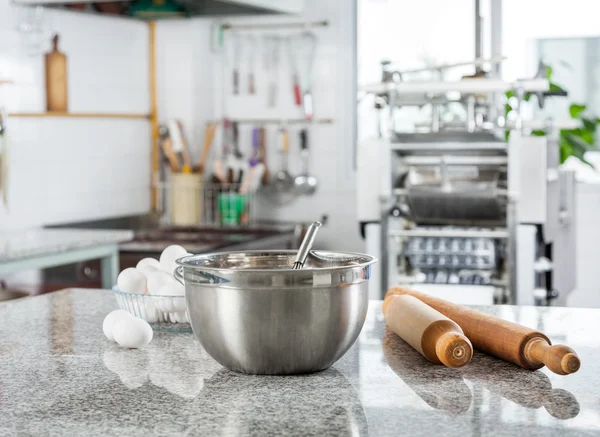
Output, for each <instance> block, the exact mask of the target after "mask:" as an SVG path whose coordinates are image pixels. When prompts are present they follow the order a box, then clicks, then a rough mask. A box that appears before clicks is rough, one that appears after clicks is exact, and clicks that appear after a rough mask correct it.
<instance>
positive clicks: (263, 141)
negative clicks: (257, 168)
mask: <svg viewBox="0 0 600 437" xmlns="http://www.w3.org/2000/svg"><path fill="white" fill-rule="evenodd" d="M258 148H259V151H260V162H261V164H262V165H263V167H264V170H263V175H262V178H261V183H262V184H263V185H267V184H268V183H269V177H270V173H269V167H268V166H267V130H266V129H265V127H264V126H263V127H261V128H260V140H259V146H258Z"/></svg>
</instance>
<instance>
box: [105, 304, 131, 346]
mask: <svg viewBox="0 0 600 437" xmlns="http://www.w3.org/2000/svg"><path fill="white" fill-rule="evenodd" d="M123 318H133V316H132V315H131V314H129V313H128V312H127V311H125V310H114V311H111V312H110V313H108V315H107V316H106V317H105V318H104V321H103V322H102V331H104V335H105V336H106V338H108V339H109V340H110V341H115V339H114V337H113V334H112V331H113V327H114V326H115V324H116V323H117V322H118V321H120V320H121V319H123Z"/></svg>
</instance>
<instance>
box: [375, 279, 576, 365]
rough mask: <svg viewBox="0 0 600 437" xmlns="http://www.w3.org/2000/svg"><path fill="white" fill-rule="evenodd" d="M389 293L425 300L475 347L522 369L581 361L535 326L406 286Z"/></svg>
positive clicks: (571, 351)
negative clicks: (454, 325) (532, 327)
mask: <svg viewBox="0 0 600 437" xmlns="http://www.w3.org/2000/svg"><path fill="white" fill-rule="evenodd" d="M391 295H409V296H413V297H416V298H417V299H419V300H421V301H422V302H425V303H426V304H427V305H429V306H430V307H432V308H434V309H436V310H437V311H439V312H440V313H442V314H443V315H445V316H446V317H449V318H450V319H452V320H454V321H455V322H456V323H457V324H458V325H459V326H460V327H461V328H462V329H463V331H464V333H465V335H466V336H467V338H469V340H471V343H473V346H474V347H475V349H479V350H481V351H483V352H486V353H488V354H490V355H494V356H495V357H497V358H500V359H502V360H505V361H508V362H511V363H513V364H516V365H517V366H520V367H523V368H524V369H531V370H536V369H539V368H541V367H543V366H544V365H545V366H546V367H548V369H550V370H551V371H552V372H554V373H557V374H559V375H568V374H569V373H574V372H577V370H579V366H580V364H581V363H580V361H579V357H578V356H577V354H576V353H575V351H574V350H573V349H571V348H570V347H568V346H565V345H562V344H558V345H554V346H552V343H551V342H550V339H549V338H548V337H546V336H545V335H544V334H543V333H541V332H539V331H536V330H534V329H531V328H527V327H525V326H523V325H519V324H517V323H513V322H509V321H508V320H503V319H501V318H499V317H495V316H492V315H490V314H486V313H483V312H481V311H477V310H474V309H472V308H468V307H465V306H462V305H457V304H454V303H451V302H448V301H445V300H443V299H438V298H435V297H432V296H429V295H426V294H423V293H419V292H417V291H414V290H409V289H406V288H400V287H397V288H392V289H390V290H389V291H388V292H387V293H386V299H387V298H388V297H389V296H391Z"/></svg>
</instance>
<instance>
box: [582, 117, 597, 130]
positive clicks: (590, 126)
mask: <svg viewBox="0 0 600 437" xmlns="http://www.w3.org/2000/svg"><path fill="white" fill-rule="evenodd" d="M581 121H582V122H583V127H584V128H585V129H586V130H588V131H590V132H596V123H597V119H596V120H594V119H593V118H586V117H581Z"/></svg>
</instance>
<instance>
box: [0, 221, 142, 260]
mask: <svg viewBox="0 0 600 437" xmlns="http://www.w3.org/2000/svg"><path fill="white" fill-rule="evenodd" d="M133 235H134V234H133V232H132V231H128V230H122V231H120V230H91V229H89V230H88V229H30V230H25V231H13V232H9V231H3V232H0V262H3V261H13V260H17V259H21V258H28V257H32V256H40V255H47V254H54V253H57V252H65V251H68V250H72V249H80V248H84V247H89V246H97V245H101V244H110V243H120V242H123V241H128V240H131V239H132V238H133Z"/></svg>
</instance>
